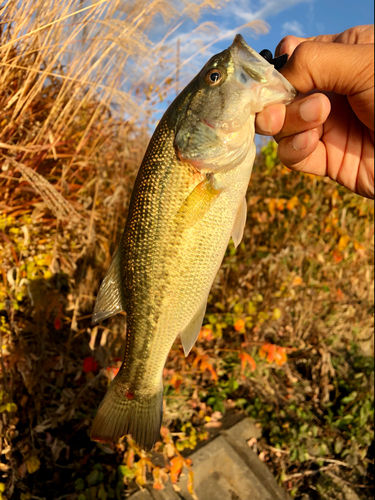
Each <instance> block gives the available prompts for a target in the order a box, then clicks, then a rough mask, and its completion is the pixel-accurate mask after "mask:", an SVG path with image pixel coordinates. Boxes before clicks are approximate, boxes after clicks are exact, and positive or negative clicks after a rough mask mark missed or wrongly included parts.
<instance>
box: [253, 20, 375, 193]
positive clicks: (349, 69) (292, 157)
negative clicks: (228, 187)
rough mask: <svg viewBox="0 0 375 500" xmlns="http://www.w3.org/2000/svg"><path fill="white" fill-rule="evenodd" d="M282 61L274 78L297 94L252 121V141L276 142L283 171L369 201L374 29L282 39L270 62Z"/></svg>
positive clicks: (368, 27) (366, 27) (370, 26)
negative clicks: (333, 184)
mask: <svg viewBox="0 0 375 500" xmlns="http://www.w3.org/2000/svg"><path fill="white" fill-rule="evenodd" d="M284 53H288V54H291V57H290V58H289V60H288V62H287V63H286V65H285V66H284V67H283V68H282V70H281V73H282V74H283V75H284V76H285V78H287V80H289V81H290V83H291V84H292V85H294V87H295V88H296V89H297V90H298V91H299V92H300V93H299V95H298V96H297V98H296V99H295V100H294V101H293V102H292V103H291V104H290V105H289V106H287V107H286V106H284V105H283V104H275V105H272V106H268V107H267V108H265V109H264V110H263V111H262V112H261V113H258V115H257V117H256V131H257V133H259V134H262V135H273V136H274V137H275V140H276V141H277V142H278V144H279V158H280V160H281V161H282V162H283V163H284V164H285V165H286V166H287V167H289V168H291V169H293V170H299V171H302V172H307V173H311V174H316V175H328V176H329V177H330V178H331V179H334V180H336V181H337V182H338V183H340V184H342V185H343V186H346V187H347V188H349V189H351V190H352V191H354V192H356V193H358V194H361V195H362V196H366V197H368V198H374V26H373V25H369V26H357V27H355V28H351V29H348V30H346V31H344V32H343V33H341V34H339V35H322V36H317V37H312V38H307V39H305V38H297V37H295V36H287V37H285V38H283V40H281V42H280V43H279V45H278V47H277V48H276V54H275V55H276V56H278V55H280V54H284Z"/></svg>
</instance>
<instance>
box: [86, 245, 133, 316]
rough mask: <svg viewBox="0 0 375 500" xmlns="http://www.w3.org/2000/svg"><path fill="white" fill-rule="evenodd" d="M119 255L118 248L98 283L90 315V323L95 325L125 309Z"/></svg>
mask: <svg viewBox="0 0 375 500" xmlns="http://www.w3.org/2000/svg"><path fill="white" fill-rule="evenodd" d="M120 256H121V252H120V249H119V248H118V249H117V251H116V253H115V256H114V257H113V259H112V262H111V265H110V266H109V269H108V271H107V274H106V275H105V277H104V280H103V281H102V284H101V285H100V289H99V293H98V296H97V297H96V302H95V307H94V312H93V315H92V320H91V324H92V325H95V324H96V323H98V322H99V321H102V320H103V319H106V318H110V317H111V316H114V315H115V314H117V313H119V312H121V311H125V301H124V298H123V292H122V285H121V266H120V264H121V259H120Z"/></svg>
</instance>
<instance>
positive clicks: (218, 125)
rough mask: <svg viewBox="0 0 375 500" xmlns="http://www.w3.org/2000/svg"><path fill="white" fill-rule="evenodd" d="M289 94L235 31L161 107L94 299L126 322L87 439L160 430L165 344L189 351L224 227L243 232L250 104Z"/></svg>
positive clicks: (143, 439) (151, 436)
mask: <svg viewBox="0 0 375 500" xmlns="http://www.w3.org/2000/svg"><path fill="white" fill-rule="evenodd" d="M212 74H214V78H213V79H212V80H210V75H212ZM294 96H295V90H294V89H293V88H292V86H291V85H290V84H289V83H288V82H287V81H286V80H285V79H284V78H283V77H282V76H281V75H280V74H279V73H278V72H277V71H276V70H275V69H274V68H273V67H272V66H271V65H270V64H269V63H268V62H267V61H265V60H264V59H263V58H262V57H261V56H259V54H257V53H256V52H255V51H253V49H251V48H250V47H249V46H248V45H247V44H246V42H245V41H244V40H243V38H242V37H241V36H240V35H237V36H236V38H235V40H234V42H233V44H232V45H231V47H230V48H229V49H227V50H226V51H223V52H222V53H220V54H218V55H216V56H214V57H213V58H211V59H210V61H208V63H207V64H206V65H205V67H204V68H203V69H202V70H201V72H200V73H199V74H198V75H197V76H196V77H195V78H194V79H193V80H192V82H190V84H189V85H188V86H187V87H186V88H185V89H184V90H183V91H182V92H181V94H180V95H179V96H178V97H177V98H176V100H175V101H174V102H173V103H172V104H171V106H170V107H169V108H168V110H167V111H166V113H165V114H164V116H163V118H162V119H161V121H160V123H159V125H158V126H157V128H156V130H155V132H154V134H153V136H152V138H151V141H150V144H149V147H148V149H147V151H146V154H145V157H144V160H143V162H142V165H141V167H140V170H139V173H138V176H137V179H136V182H135V186H134V189H133V193H132V197H131V201H130V207H129V213H128V219H127V223H126V227H125V230H124V233H123V236H122V238H121V241H120V244H119V247H118V250H117V251H116V254H115V256H114V258H113V261H112V263H111V266H110V268H109V270H108V272H107V275H106V277H105V278H104V280H103V283H102V285H101V287H100V290H99V294H98V297H97V300H96V304H95V309H94V314H93V323H96V322H98V321H100V320H103V319H106V318H108V317H110V316H113V315H115V314H117V313H118V312H119V311H126V314H127V330H126V340H125V353H124V361H123V363H122V366H121V368H120V370H119V372H118V374H117V375H116V377H115V379H114V380H113V381H112V383H111V385H110V387H109V388H108V391H107V393H106V395H105V397H104V399H103V401H102V403H101V405H100V407H99V410H98V413H97V415H96V417H95V420H94V423H93V427H92V431H91V437H92V439H94V440H97V441H104V442H105V441H113V440H117V439H118V438H119V437H121V436H122V435H124V434H131V435H132V437H133V438H134V439H135V441H136V442H137V443H138V444H139V445H140V446H141V447H142V448H144V449H146V450H149V449H151V447H152V446H153V444H154V443H155V441H156V440H157V439H158V436H159V431H160V426H161V420H162V404H163V384H162V372H163V367H164V364H165V361H166V358H167V355H168V353H169V351H170V348H171V346H172V344H173V342H174V341H175V339H176V337H177V336H178V335H180V337H181V341H182V344H183V348H184V352H185V354H186V355H187V354H188V352H189V351H190V349H191V347H192V346H193V344H194V342H195V340H196V338H197V336H198V334H199V331H200V328H201V325H202V321H203V317H204V314H205V309H206V303H207V297H208V294H209V291H210V288H211V285H212V283H213V280H214V279H215V276H216V274H217V271H218V269H219V267H220V264H221V262H222V260H223V257H224V254H225V250H226V248H227V245H228V242H229V239H230V237H231V235H232V237H233V240H234V242H235V244H236V245H238V244H239V242H240V240H241V238H242V233H243V228H244V224H245V220H246V212H247V206H246V200H245V195H246V190H247V187H248V183H249V179H250V175H251V170H252V167H253V163H254V158H255V144H254V120H255V113H256V112H258V111H260V110H261V109H263V107H264V106H265V105H267V104H271V103H274V102H284V103H288V102H290V101H291V100H292V99H293V97H294Z"/></svg>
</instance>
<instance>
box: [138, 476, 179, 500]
mask: <svg viewBox="0 0 375 500" xmlns="http://www.w3.org/2000/svg"><path fill="white" fill-rule="evenodd" d="M164 486H165V488H164V490H154V489H150V494H151V495H152V498H153V500H181V497H179V496H178V495H177V493H176V492H175V490H174V488H173V485H172V483H171V481H170V479H168V481H167V482H166V483H165V485H164ZM132 500H133V499H132Z"/></svg>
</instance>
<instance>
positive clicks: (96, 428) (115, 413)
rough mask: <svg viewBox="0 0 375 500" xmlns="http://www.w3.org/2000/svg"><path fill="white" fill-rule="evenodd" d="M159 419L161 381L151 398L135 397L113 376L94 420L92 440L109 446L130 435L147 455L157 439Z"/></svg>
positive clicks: (160, 416)
mask: <svg viewBox="0 0 375 500" xmlns="http://www.w3.org/2000/svg"><path fill="white" fill-rule="evenodd" d="M119 374H120V372H119ZM162 416H163V382H162V381H161V385H160V388H159V389H157V391H156V392H155V393H154V394H152V393H151V394H150V395H149V396H145V395H141V396H138V394H137V392H135V393H134V394H133V393H132V392H129V391H128V390H127V388H126V387H125V386H124V384H123V383H122V382H121V378H118V376H116V378H115V379H114V380H113V382H112V383H111V385H110V386H109V388H108V391H107V393H106V395H105V396H104V399H103V401H102V402H101V404H100V406H99V409H98V412H97V414H96V416H95V419H94V422H93V425H92V429H91V439H92V440H93V441H98V442H100V443H108V442H111V441H114V442H115V441H117V440H118V439H120V437H122V436H124V435H125V434H130V435H131V436H132V438H133V439H134V441H135V442H136V443H137V444H138V446H140V447H141V448H142V449H144V450H146V451H149V450H151V449H152V447H153V446H154V444H155V443H156V441H157V440H158V439H159V435H160V427H161V422H162Z"/></svg>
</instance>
